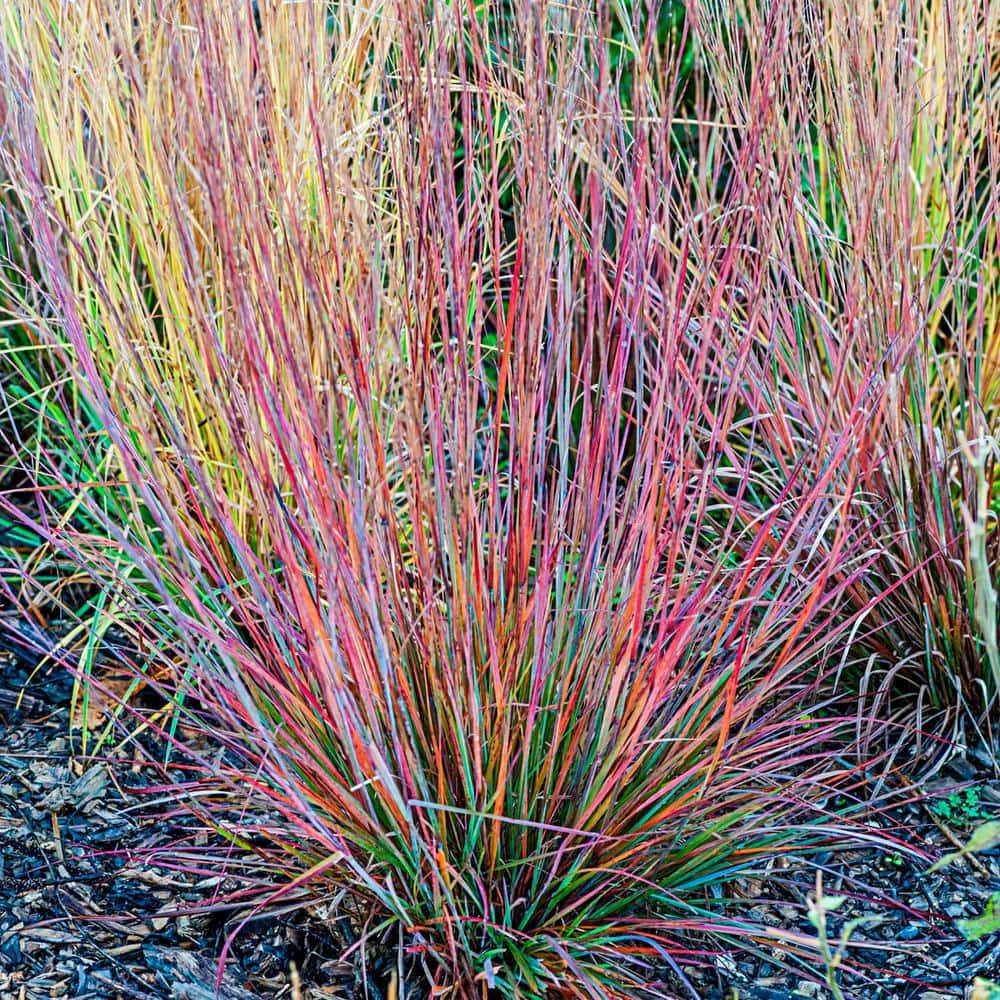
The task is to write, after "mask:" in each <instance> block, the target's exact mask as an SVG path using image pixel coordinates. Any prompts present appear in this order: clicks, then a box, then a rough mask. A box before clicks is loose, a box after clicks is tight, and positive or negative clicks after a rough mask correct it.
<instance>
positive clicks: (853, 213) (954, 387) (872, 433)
mask: <svg viewBox="0 0 1000 1000" xmlns="http://www.w3.org/2000/svg"><path fill="white" fill-rule="evenodd" d="M694 20H695V21H696V23H697V25H698V32H699V37H700V38H702V40H703V42H704V51H705V58H706V64H707V67H708V77H709V78H710V79H711V80H712V82H713V84H714V88H713V92H714V98H715V100H716V101H717V103H718V105H719V107H720V110H721V114H722V117H724V118H728V119H729V120H731V121H733V122H734V123H737V124H740V126H741V128H742V129H743V130H744V131H745V132H746V133H749V130H750V129H751V128H752V127H753V126H757V127H759V128H760V129H761V131H762V136H761V139H760V141H759V143H758V150H759V152H758V159H759V170H758V178H759V179H758V180H757V183H760V184H767V185H770V186H771V188H772V190H773V192H774V194H773V197H774V198H775V200H776V201H780V202H781V203H782V204H784V205H785V206H786V209H785V211H784V212H783V213H782V214H781V217H780V223H779V224H778V225H777V226H776V227H775V229H774V230H773V232H772V233H771V234H769V235H768V237H767V239H766V241H765V240H759V241H758V247H759V249H760V251H761V252H762V253H766V254H768V255H769V258H770V274H771V277H770V284H771V289H772V290H771V292H770V294H771V295H772V296H777V295H780V296H782V297H783V300H784V306H783V308H782V313H781V316H780V320H779V321H778V322H775V323H774V324H772V326H771V327H770V328H769V329H768V330H767V331H762V332H761V334H760V336H759V342H760V347H759V349H758V350H757V351H756V352H755V360H754V361H753V365H754V367H755V370H756V373H755V376H754V378H753V379H752V380H750V382H749V383H748V385H749V386H750V394H749V396H748V405H750V406H753V407H756V408H758V409H760V410H766V411H768V413H769V414H770V415H769V417H768V419H767V420H766V421H763V422H761V423H760V424H759V425H757V429H758V433H757V435H756V437H755V438H754V440H753V442H752V443H751V444H749V445H748V446H747V447H751V448H755V449H758V450H759V459H758V464H759V466H760V467H761V468H762V469H764V470H767V469H772V468H782V469H786V468H789V467H791V466H792V465H795V464H796V463H799V462H805V463H807V464H812V463H814V462H816V463H819V464H820V465H825V463H826V462H827V454H826V453H827V450H828V448H829V446H830V441H831V440H833V441H836V442H838V446H843V445H842V442H841V441H840V435H842V434H843V433H844V432H845V431H846V430H847V429H848V428H849V427H850V425H851V422H852V419H853V417H854V415H855V414H856V413H857V410H858V405H859V400H864V401H865V402H864V403H863V406H864V408H865V410H866V412H867V413H868V418H867V419H866V421H865V422H864V425H863V426H862V427H860V428H858V431H857V432H856V445H855V449H856V460H855V461H854V462H852V463H851V464H850V465H848V466H845V468H844V470H843V473H842V475H841V476H840V477H838V484H839V485H838V487H837V488H838V490H841V491H842V490H843V489H844V488H845V484H846V483H848V482H851V483H852V486H851V489H852V490H853V491H854V494H855V500H854V502H853V504H852V511H853V512H852V515H851V517H852V519H853V520H854V521H855V523H856V525H857V531H858V533H859V535H862V534H867V535H868V536H869V538H870V545H871V551H872V553H873V556H874V557H873V559H872V561H871V562H870V564H869V565H868V567H867V569H866V571H865V572H864V573H863V574H859V575H857V576H856V577H855V578H854V580H853V581H852V582H851V583H850V585H849V586H848V588H847V594H848V596H849V603H850V605H851V608H852V612H851V613H852V614H853V615H855V616H856V618H857V629H856V630H855V631H853V632H852V644H851V645H852V647H853V649H854V651H855V653H856V654H859V653H860V652H861V651H862V649H866V650H867V651H868V653H869V656H870V661H869V665H870V669H869V670H866V671H863V672H861V673H858V672H852V673H849V676H850V677H852V678H853V683H860V684H862V685H864V686H865V688H866V689H867V690H868V691H869V692H870V693H872V694H875V695H876V696H877V698H878V699H883V698H886V697H888V698H890V699H891V703H892V710H893V712H894V713H895V715H896V717H897V718H898V719H899V720H900V721H902V722H904V723H907V722H910V721H912V720H914V719H915V718H917V717H918V716H916V715H915V714H914V713H915V706H917V708H916V710H917V711H918V712H919V713H920V716H919V717H922V718H924V719H929V718H930V716H931V715H933V714H935V713H937V712H941V711H947V712H948V714H949V715H950V716H951V717H952V719H953V720H955V721H957V722H961V721H962V720H963V719H964V723H966V724H969V725H971V727H972V728H971V729H970V731H969V733H968V735H969V738H971V739H972V740H973V741H979V740H980V739H982V738H983V737H984V736H986V738H987V739H989V738H990V737H989V735H988V734H987V733H986V730H985V729H981V731H980V733H979V734H978V735H976V734H975V733H974V729H975V727H977V726H979V727H982V726H988V725H989V723H990V719H991V718H993V719H995V718H996V716H995V711H996V706H997V699H998V696H1000V657H998V653H997V641H998V633H997V628H998V620H997V606H996V587H997V584H998V579H1000V558H998V557H1000V553H998V549H997V545H998V541H997V539H998V537H1000V536H998V534H997V531H996V512H997V496H998V481H997V475H998V468H1000V467H998V465H997V461H996V459H997V438H996V428H997V422H998V418H1000V411H998V409H997V400H998V392H1000V381H998V369H997V352H998V349H1000V336H998V335H1000V264H998V261H1000V255H998V252H997V251H998V247H997V231H998V230H997V220H998V206H1000V174H998V166H1000V160H998V153H1000V147H998V145H997V136H998V135H1000V122H998V119H997V96H998V93H1000V91H998V87H1000V50H998V45H1000V9H998V8H997V6H996V5H995V4H993V3H990V2H983V0H968V2H966V0H962V2H958V3H951V2H942V3H929V4H916V5H913V4H903V3H889V4H882V3H861V4H842V3H838V2H832V0H826V2H823V3H821V4H818V5H817V4H810V3H801V4H800V3H795V2H792V3H786V4H779V5H777V6H775V5H771V4H756V3H753V2H747V3H743V2H738V3H736V4H729V3H714V2H708V3H705V4H699V5H697V8H696V16H695V18H694ZM737 26H739V27H738V28H737ZM775 38H779V39H781V40H782V44H781V45H778V46H775V45H774V44H772V42H773V39H775ZM765 68H766V69H767V71H768V72H769V73H770V75H771V77H772V78H773V81H774V83H773V86H772V87H771V88H769V89H768V88H764V87H762V86H761V85H760V81H761V79H762V76H763V75H764V73H763V70H764V69H765ZM775 108H777V109H778V111H777V113H776V112H775V110H774V109H775ZM762 122H763V123H764V124H763V125H761V123H762ZM850 433H855V432H854V431H851V432H850ZM763 478H765V479H766V474H765V476H764V477H763ZM782 485H783V483H782V479H781V477H778V479H777V480H776V481H775V483H774V484H773V486H772V487H771V488H770V489H765V493H766V494H767V495H771V496H774V495H777V492H778V491H780V489H781V488H782ZM755 514H756V511H755V509H751V510H750V512H749V516H750V517H753V516H755ZM914 696H916V699H917V700H916V701H915V700H914ZM956 708H961V709H962V710H963V711H962V712H958V713H956V712H955V709H956ZM995 736H996V734H995V733H994V734H993V738H994V739H995Z"/></svg>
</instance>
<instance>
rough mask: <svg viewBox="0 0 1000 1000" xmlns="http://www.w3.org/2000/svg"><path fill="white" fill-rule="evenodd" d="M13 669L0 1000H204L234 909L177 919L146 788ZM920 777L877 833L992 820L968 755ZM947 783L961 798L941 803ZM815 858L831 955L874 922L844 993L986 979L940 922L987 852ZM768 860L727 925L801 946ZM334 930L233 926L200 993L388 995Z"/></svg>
mask: <svg viewBox="0 0 1000 1000" xmlns="http://www.w3.org/2000/svg"><path fill="white" fill-rule="evenodd" d="M3 624H4V623H3V621H2V620H0V628H2V627H3ZM31 670H32V664H31V663H30V662H26V661H25V660H24V659H23V658H20V657H16V656H14V655H13V653H10V652H3V651H0V1000H43V998H45V1000H48V998H52V997H75V998H78V1000H84V998H93V1000H98V998H99V1000H115V998H124V1000H144V998H155V1000H161V998H162V1000H212V998H214V997H216V995H217V993H216V971H217V963H218V958H219V955H220V953H221V950H222V948H223V944H224V942H225V940H226V938H227V937H228V936H229V935H230V933H231V932H232V931H233V930H234V929H235V928H236V927H237V926H238V925H239V922H240V920H242V919H243V918H244V917H245V916H246V913H245V912H243V913H240V912H236V913H232V912H230V913H229V914H228V915H227V914H221V915H220V914H204V913H202V914H199V913H191V912H188V913H181V914H180V915H178V911H184V910H190V909H191V908H192V907H194V906H196V905H197V904H198V903H199V902H201V903H207V902H210V901H211V899H212V898H213V894H214V893H217V892H219V891H220V885H219V880H218V879H217V878H215V879H213V878H201V879H198V878H195V877H194V876H187V875H184V874H179V873H178V872H176V871H174V870H172V869H171V868H170V867H162V868H160V867H158V866H157V865H156V864H155V863H150V862H149V861H148V856H149V853H150V851H151V850H152V849H153V848H156V847H157V846H158V845H169V844H170V843H171V841H172V840H173V839H174V838H176V837H177V836H178V835H179V831H177V830H172V829H171V828H170V825H169V822H166V823H165V822H164V821H163V820H162V819H157V820H156V821H151V820H149V819H148V818H144V814H145V812H144V811H145V810H146V809H147V806H146V805H145V804H144V801H143V797H142V795H141V793H142V790H143V788H147V789H148V788H149V786H150V784H151V782H152V781H153V777H154V776H149V775H148V773H147V771H146V770H145V769H144V768H142V767H140V766H138V765H137V764H135V763H134V762H132V761H130V760H129V759H126V758H125V757H124V755H123V756H121V757H120V758H118V759H114V756H113V755H112V756H111V758H109V759H105V760H101V761H97V762H94V761H90V762H86V761H81V760H79V759H78V758H77V757H76V756H75V755H74V754H73V753H72V744H71V741H70V738H69V724H68V723H69V701H70V693H71V690H72V679H71V678H70V677H69V676H68V675H67V674H66V673H65V672H64V671H61V670H58V669H50V670H48V671H47V672H46V671H45V670H40V671H37V672H36V673H35V675H34V676H33V677H31V680H30V684H27V686H26V682H27V681H28V679H29V675H30V674H31ZM936 780H937V788H938V791H939V792H940V795H941V801H942V802H943V803H945V805H944V806H942V807H941V808H939V810H938V811H937V812H935V811H934V810H932V809H929V808H928V807H927V806H926V805H924V804H919V803H916V802H910V803H908V804H904V805H901V806H899V807H898V808H897V809H895V810H894V811H893V812H892V813H891V814H887V815H886V816H885V817H884V818H883V821H882V822H883V823H884V824H891V825H894V826H895V825H898V826H899V827H900V829H902V828H909V829H910V830H912V831H913V834H912V836H913V837H914V838H915V839H914V840H912V841H911V842H913V843H918V844H919V845H920V846H921V847H923V848H925V849H926V850H928V851H930V852H932V853H934V854H940V853H945V852H947V851H950V850H954V849H955V846H954V845H955V843H956V842H959V843H960V842H962V840H963V839H964V837H965V836H967V834H968V830H969V829H970V828H971V826H972V825H973V824H974V822H977V821H980V820H981V819H982V818H983V817H984V816H986V815H990V814H991V813H993V814H996V815H997V816H998V817H1000V780H998V779H997V775H996V774H995V772H992V771H990V770H989V769H988V768H987V767H986V766H985V765H984V764H983V762H982V761H981V760H978V761H977V760H969V759H966V758H957V759H956V760H955V761H953V762H952V764H951V765H950V771H948V770H943V771H942V772H941V773H940V774H939V775H938V777H937V779H936ZM963 782H964V783H966V784H967V785H969V786H970V787H973V788H975V794H974V796H971V795H969V794H967V793H964V792H962V793H960V794H959V796H958V797H957V798H954V797H953V798H952V799H950V800H949V799H948V798H947V796H948V793H949V792H950V791H951V789H952V787H953V786H955V785H956V784H958V783H963ZM146 797H147V798H149V796H148V795H147V796H146ZM973 799H974V807H973ZM948 803H951V804H950V805H949V804H948ZM956 803H957V804H956ZM942 813H943V814H946V815H942ZM973 813H974V814H975V815H973ZM140 859H145V860H140ZM816 861H817V863H818V864H819V865H820V866H821V867H822V869H823V871H824V880H823V886H824V891H825V892H826V893H828V894H840V895H845V896H847V897H848V899H847V901H846V902H845V904H844V905H843V906H842V907H841V908H839V909H838V910H837V911H836V912H835V913H833V914H831V917H830V934H831V937H832V938H833V939H834V942H835V943H836V940H837V938H838V937H839V934H840V929H841V927H842V925H843V922H844V920H850V919H853V918H856V917H859V916H865V917H878V918H880V921H879V922H877V923H876V922H870V923H865V924H863V925H861V926H859V927H858V928H857V929H856V930H855V931H854V933H853V934H852V936H851V942H852V944H851V947H850V949H849V953H850V959H851V961H852V962H853V963H855V964H856V965H857V966H858V967H859V968H860V969H861V972H862V975H863V976H865V975H866V976H867V979H853V980H848V981H847V982H846V983H845V993H847V995H848V996H852V997H857V998H862V1000H882V998H884V1000H944V998H957V997H964V996H966V995H967V988H968V986H969V984H971V982H972V980H973V978H974V977H975V976H977V975H978V976H986V977H993V978H997V977H1000V935H996V934H992V935H988V936H986V937H984V938H982V939H981V940H980V941H978V942H967V941H966V940H965V938H964V937H963V936H962V935H961V934H960V933H959V931H958V929H957V927H956V925H955V920H956V919H958V918H962V917H976V916H978V915H980V914H982V913H983V912H984V909H985V907H986V904H987V901H988V900H989V898H990V896H991V894H992V893H995V892H1000V851H997V850H994V851H991V852H987V853H985V854H982V855H980V856H978V858H977V859H976V861H975V862H970V861H961V862H959V863H957V864H954V865H951V866H949V867H948V868H946V869H944V870H942V871H940V872H938V873H935V874H934V875H931V876H927V875H925V874H924V873H923V871H924V866H922V865H921V864H920V863H918V862H917V861H915V860H912V859H910V858H909V857H908V856H906V855H905V853H904V854H900V855H897V856H895V857H886V856H885V855H883V854H880V853H879V852H877V851H875V850H873V849H870V848H864V847H859V849H857V850H851V851H848V852H839V853H833V852H830V853H828V854H826V855H821V856H819V857H818V858H817V859H816ZM782 864H783V862H782V859H775V864H774V867H773V870H772V872H771V875H770V877H769V880H768V884H767V887H766V891H767V894H768V897H769V899H768V900H767V901H765V900H764V899H762V898H759V895H761V894H762V893H763V892H764V887H763V886H761V885H760V884H759V883H754V882H753V881H751V880H745V881H743V882H741V883H739V884H737V885H735V886H733V887H732V889H733V894H734V895H739V896H740V897H742V899H741V902H740V904H739V905H740V908H741V912H742V915H743V916H751V917H754V918H757V919H759V920H760V921H762V922H765V923H768V924H771V925H773V926H776V927H781V928H785V929H797V930H800V931H802V932H803V933H810V932H811V927H810V925H809V923H808V920H807V918H806V911H805V905H804V902H805V899H806V895H807V893H808V892H809V891H810V890H811V889H812V888H813V884H814V876H815V868H804V867H801V866H799V867H790V866H789V867H782ZM344 923H345V921H343V920H341V921H332V922H331V921H324V920H322V919H320V917H319V916H318V915H317V913H316V912H315V911H314V912H312V913H310V910H309V908H308V907H303V908H302V909H301V910H300V911H298V912H296V913H291V914H285V915H282V916H273V915H272V916H269V917H267V918H266V919H260V920H254V921H251V922H250V923H248V924H247V925H246V926H245V927H244V928H243V929H242V930H241V932H240V933H239V935H238V936H237V938H236V941H235V944H234V945H233V947H232V948H231V949H230V951H229V953H228V960H227V963H226V965H225V975H224V976H223V978H222V985H221V991H220V992H219V993H218V996H220V997H221V998H223V1000H250V998H264V997H266V998H270V997H275V998H277V997H287V998H289V1000H319V998H329V997H352V996H358V997H361V996H365V995H366V991H367V996H369V997H371V998H373V1000H387V995H391V994H393V993H395V992H396V991H395V990H393V989H392V988H391V987H389V986H388V985H387V984H388V982H389V979H388V978H387V977H388V974H387V973H385V974H383V972H384V970H379V969H378V968H377V965H378V962H377V961H376V962H375V963H374V966H376V967H373V963H372V960H371V955H369V956H368V957H367V958H365V959H364V960H363V961H364V962H365V963H366V964H365V965H364V966H362V960H360V959H359V957H358V956H359V955H361V950H360V949H355V950H354V956H353V958H351V959H350V960H346V961H345V960H343V959H342V957H341V956H342V955H343V954H344V952H345V950H346V948H347V946H348V945H349V944H350V941H349V940H348V939H347V938H346V937H345V934H347V935H349V933H350V932H349V928H348V930H347V931H345V930H344V926H343V925H344ZM865 967H868V970H869V971H868V972H867V973H866V972H865ZM816 971H817V974H820V975H821V973H822V968H821V967H820V968H818V969H817V970H816ZM687 975H688V980H689V982H690V984H691V986H690V988H685V987H684V986H683V985H682V984H680V983H678V986H677V993H678V996H681V997H691V996H697V997H700V998H702V1000H730V998H738V1000H791V998H794V997H797V996H805V997H823V996H827V995H828V994H827V993H826V992H825V991H824V990H823V988H822V987H820V986H819V985H818V984H817V983H816V982H814V981H811V980H809V979H806V978H801V977H796V976H791V977H790V976H789V973H788V972H787V971H786V970H784V969H782V968H780V967H779V966H778V965H777V964H774V963H771V962H769V961H767V960H766V959H763V958H756V957H753V956H750V957H746V956H734V957H731V956H717V957H715V958H714V959H712V960H711V961H706V964H705V966H704V967H703V968H700V969H695V970H693V971H691V972H689V973H688V974H687ZM411 995H413V996H419V995H421V994H420V993H419V992H418V991H417V990H414V991H413V993H412V994H411Z"/></svg>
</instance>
